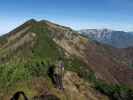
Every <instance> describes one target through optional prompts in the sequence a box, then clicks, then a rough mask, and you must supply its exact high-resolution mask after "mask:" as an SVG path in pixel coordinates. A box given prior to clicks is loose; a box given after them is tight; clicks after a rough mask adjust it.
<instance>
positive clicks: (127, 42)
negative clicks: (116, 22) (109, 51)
mask: <svg viewBox="0 0 133 100" xmlns="http://www.w3.org/2000/svg"><path fill="white" fill-rule="evenodd" d="M79 32H80V33H81V34H83V35H84V36H87V37H88V38H91V39H93V40H96V41H98V42H100V43H104V44H108V45H111V46H113V47H116V48H127V47H133V32H124V31H115V30H109V29H84V30H80V31H79Z"/></svg>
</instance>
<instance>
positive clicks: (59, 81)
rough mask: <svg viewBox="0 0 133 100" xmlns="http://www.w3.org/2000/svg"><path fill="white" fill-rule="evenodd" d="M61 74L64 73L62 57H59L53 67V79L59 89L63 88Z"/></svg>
mask: <svg viewBox="0 0 133 100" xmlns="http://www.w3.org/2000/svg"><path fill="white" fill-rule="evenodd" d="M63 74H64V63H63V61H62V59H61V58H59V60H58V62H57V63H56V65H55V69H54V80H55V84H56V87H57V88H59V89H61V90H64V88H63V82H62V78H63Z"/></svg>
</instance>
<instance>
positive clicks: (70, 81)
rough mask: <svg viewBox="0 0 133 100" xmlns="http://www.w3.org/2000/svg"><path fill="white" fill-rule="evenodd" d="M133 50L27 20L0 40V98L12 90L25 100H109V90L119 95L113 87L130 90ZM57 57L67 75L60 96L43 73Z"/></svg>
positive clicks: (61, 27)
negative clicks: (49, 97) (50, 98)
mask: <svg viewBox="0 0 133 100" xmlns="http://www.w3.org/2000/svg"><path fill="white" fill-rule="evenodd" d="M92 31H96V32H97V30H92ZM101 32H104V33H106V32H112V31H110V30H104V31H101ZM103 36H104V35H103ZM132 51H133V48H126V49H117V48H113V47H110V46H108V45H104V44H101V43H98V42H95V41H92V40H91V39H88V38H86V37H84V36H82V35H80V34H79V33H78V32H76V31H74V30H73V29H71V28H69V27H66V26H61V25H58V24H55V23H52V22H49V21H46V20H42V21H36V20H33V19H32V20H29V21H27V22H25V23H24V24H22V25H21V26H19V27H17V28H16V29H14V30H13V31H11V32H9V33H8V34H6V35H3V36H2V37H0V55H1V56H0V64H1V65H0V81H1V83H0V88H1V91H0V93H1V94H0V97H1V98H2V100H7V99H5V98H6V97H10V96H11V95H13V93H12V91H19V90H22V91H24V92H26V93H27V94H28V95H29V98H31V97H33V96H36V95H42V94H46V93H52V94H55V95H56V96H58V97H59V98H61V100H65V98H69V100H88V99H90V100H108V98H109V97H110V94H111V93H112V91H113V93H114V91H115V92H116V90H115V89H118V91H119V90H121V87H120V88H117V86H119V85H128V86H129V87H132V85H133V78H132V76H133V69H132V64H133V52H132ZM60 57H61V58H62V59H63V61H64V64H65V70H66V73H65V75H64V85H65V92H64V93H62V92H61V91H59V90H57V89H56V88H54V86H53V84H52V83H51V81H50V79H49V77H48V73H47V72H48V69H49V67H50V66H51V65H54V64H55V63H56V61H57V59H58V58H60ZM129 66H130V67H129ZM99 81H100V82H99ZM104 83H105V84H104ZM106 84H109V85H112V84H115V85H116V87H114V86H113V87H110V86H108V85H106ZM92 87H93V88H92ZM105 88H108V89H109V90H108V91H107V92H106V89H105ZM97 89H98V90H97ZM110 89H111V90H110ZM122 89H123V87H122ZM124 89H125V88H124ZM126 89H127V88H126ZM6 90H8V91H6ZM127 90H128V89H127ZM101 91H104V92H103V93H102V92H101ZM124 92H125V91H124ZM128 92H129V91H128ZM108 93H109V94H108ZM126 93H127V92H126ZM75 94H76V95H75ZM1 95H2V96H1ZM126 95H127V94H126ZM3 97H4V99H3ZM111 97H114V95H112V94H111ZM118 97H119V96H118ZM124 98H127V97H125V96H124Z"/></svg>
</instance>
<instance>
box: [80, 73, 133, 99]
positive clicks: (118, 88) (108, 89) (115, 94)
mask: <svg viewBox="0 0 133 100" xmlns="http://www.w3.org/2000/svg"><path fill="white" fill-rule="evenodd" d="M84 74H85V75H84V76H83V78H84V79H85V80H89V81H91V82H92V83H93V84H94V88H95V89H96V90H98V91H100V92H101V93H103V94H105V95H107V96H109V98H110V100H133V90H132V89H130V88H129V87H128V86H126V85H115V84H114V85H109V84H107V83H105V82H104V81H102V80H98V79H97V78H96V76H95V73H94V72H90V73H89V74H88V72H86V73H85V71H84ZM82 75H83V74H82Z"/></svg>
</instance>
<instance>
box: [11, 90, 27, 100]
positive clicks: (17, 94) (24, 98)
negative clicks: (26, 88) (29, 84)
mask: <svg viewBox="0 0 133 100" xmlns="http://www.w3.org/2000/svg"><path fill="white" fill-rule="evenodd" d="M21 95H22V96H23V100H28V98H27V96H26V95H25V93H24V92H23V91H18V92H16V93H15V94H14V95H13V97H12V98H11V99H10V100H19V98H20V96H21Z"/></svg>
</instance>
